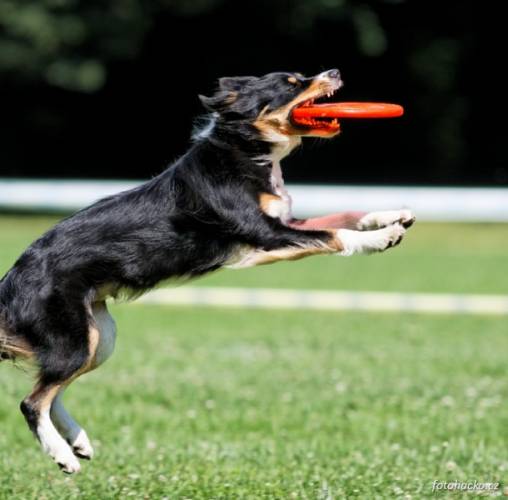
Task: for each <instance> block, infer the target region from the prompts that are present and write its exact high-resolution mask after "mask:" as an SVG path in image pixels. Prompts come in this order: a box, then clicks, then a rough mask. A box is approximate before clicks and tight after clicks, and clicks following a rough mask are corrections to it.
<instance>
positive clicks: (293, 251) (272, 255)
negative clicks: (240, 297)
mask: <svg viewBox="0 0 508 500" xmlns="http://www.w3.org/2000/svg"><path fill="white" fill-rule="evenodd" d="M327 232H328V233H329V234H330V239H329V240H328V241H327V242H322V241H319V240H316V241H315V242H314V243H313V244H312V243H309V244H308V245H305V246H291V247H285V248H278V249H276V250H259V249H256V248H253V247H248V246H243V247H241V248H240V249H239V250H238V252H237V253H235V255H234V256H232V257H231V258H230V260H229V263H228V264H226V267H231V268H233V269H240V268H243V267H253V266H260V265H264V264H272V263H273V262H278V261H281V260H298V259H303V258H304V257H308V256H311V255H326V254H333V253H338V252H341V251H342V250H343V246H342V243H341V242H340V240H339V239H338V238H337V235H336V231H327Z"/></svg>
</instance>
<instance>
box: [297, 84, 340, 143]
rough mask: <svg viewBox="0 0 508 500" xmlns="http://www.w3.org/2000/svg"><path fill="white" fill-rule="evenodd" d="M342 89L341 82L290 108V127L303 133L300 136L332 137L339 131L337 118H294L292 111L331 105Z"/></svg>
mask: <svg viewBox="0 0 508 500" xmlns="http://www.w3.org/2000/svg"><path fill="white" fill-rule="evenodd" d="M341 87H342V81H340V80H339V82H338V83H337V84H335V85H333V86H327V88H326V89H324V90H322V91H320V93H318V94H317V95H316V96H314V97H311V98H310V99H306V100H304V101H301V102H299V103H298V104H296V105H295V106H293V107H292V108H291V111H290V113H289V120H290V123H291V125H292V126H293V127H294V128H295V129H297V130H298V131H301V132H303V134H302V135H318V136H332V135H335V134H337V133H338V132H339V131H340V123H339V121H338V120H337V118H329V117H300V116H298V117H297V116H295V115H294V114H293V111H294V110H295V109H302V108H306V107H311V106H313V105H315V104H328V103H333V102H334V101H333V97H334V95H335V94H336V92H337V91H338V90H339V89H340V88H341Z"/></svg>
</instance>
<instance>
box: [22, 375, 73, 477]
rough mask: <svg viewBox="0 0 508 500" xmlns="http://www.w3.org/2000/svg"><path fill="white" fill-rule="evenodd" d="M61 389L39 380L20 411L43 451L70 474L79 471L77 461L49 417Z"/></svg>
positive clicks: (57, 385)
mask: <svg viewBox="0 0 508 500" xmlns="http://www.w3.org/2000/svg"><path fill="white" fill-rule="evenodd" d="M62 387H63V385H62V384H46V383H45V382H44V380H43V379H41V380H40V381H39V383H38V384H37V385H36V386H35V388H34V390H33V391H32V393H31V394H30V395H28V396H27V397H26V398H25V399H24V400H23V401H22V403H21V411H22V412H23V415H24V416H25V419H26V421H27V424H28V427H30V430H31V431H32V432H33V433H34V435H35V437H36V438H37V439H38V440H39V442H40V443H41V446H42V449H43V451H44V452H45V453H47V454H48V455H49V456H50V457H51V458H52V459H53V460H54V461H55V462H56V463H57V464H58V466H59V467H60V468H61V469H62V470H63V471H64V472H67V473H68V474H72V473H73V472H78V471H79V470H80V468H81V467H80V465H79V460H78V459H77V458H76V457H75V456H74V453H73V452H72V450H71V448H70V447H69V445H68V444H67V443H66V442H65V440H64V439H63V438H62V436H61V435H60V434H59V433H58V431H57V430H56V428H55V426H54V425H53V422H52V421H51V417H50V411H51V405H52V403H53V400H54V399H55V398H56V396H57V394H58V392H59V391H60V390H61V388H62Z"/></svg>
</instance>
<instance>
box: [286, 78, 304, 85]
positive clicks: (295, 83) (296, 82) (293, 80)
mask: <svg viewBox="0 0 508 500" xmlns="http://www.w3.org/2000/svg"><path fill="white" fill-rule="evenodd" d="M288 82H289V83H290V84H291V85H298V86H300V85H301V84H300V82H299V81H298V79H297V78H296V77H294V76H290V77H289V78H288Z"/></svg>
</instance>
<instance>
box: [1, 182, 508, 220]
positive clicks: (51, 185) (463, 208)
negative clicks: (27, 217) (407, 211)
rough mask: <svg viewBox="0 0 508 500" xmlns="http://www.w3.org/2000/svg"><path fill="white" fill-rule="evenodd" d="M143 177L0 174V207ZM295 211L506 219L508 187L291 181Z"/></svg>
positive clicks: (64, 200)
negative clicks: (3, 177) (58, 177)
mask: <svg viewBox="0 0 508 500" xmlns="http://www.w3.org/2000/svg"><path fill="white" fill-rule="evenodd" d="M138 184H139V181H74V180H72V181H68V180H54V181H53V180H45V181H39V180H10V179H9V180H1V179H0V210H2V209H4V210H35V211H36V210H41V211H54V212H66V211H73V210H78V209H80V208H82V207H84V206H86V205H89V204H90V203H93V202H94V201H96V200H98V199H99V198H102V197H104V196H107V195H110V194H113V193H117V192H119V191H123V190H125V189H129V188H132V187H134V186H136V185H138ZM288 190H289V192H290V194H291V196H292V198H293V211H294V214H295V216H296V217H305V216H313V215H318V214H326V213H333V212H340V211H344V210H367V211H371V210H383V209H393V208H400V207H410V208H411V209H413V211H414V212H415V214H416V215H417V218H418V220H419V221H457V222H508V188H442V187H438V188H435V187H405V186H385V187H374V186H319V185H289V186H288Z"/></svg>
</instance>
